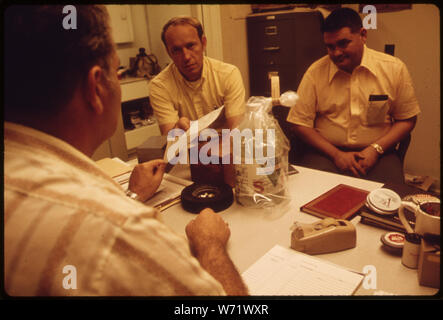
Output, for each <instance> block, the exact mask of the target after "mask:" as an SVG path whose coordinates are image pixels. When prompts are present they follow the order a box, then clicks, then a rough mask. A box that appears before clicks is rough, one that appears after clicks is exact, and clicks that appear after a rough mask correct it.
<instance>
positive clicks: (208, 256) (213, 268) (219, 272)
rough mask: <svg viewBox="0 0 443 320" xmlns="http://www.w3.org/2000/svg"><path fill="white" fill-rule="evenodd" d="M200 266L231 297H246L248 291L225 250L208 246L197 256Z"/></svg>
mask: <svg viewBox="0 0 443 320" xmlns="http://www.w3.org/2000/svg"><path fill="white" fill-rule="evenodd" d="M196 258H197V259H198V260H199V262H200V265H201V266H202V267H203V268H204V269H205V270H206V271H207V272H208V273H209V274H211V275H212V276H213V277H214V278H215V279H217V280H218V282H220V283H221V285H222V286H223V288H224V289H225V292H226V294H228V295H232V296H243V295H248V289H247V287H246V285H245V284H244V282H243V279H242V277H241V275H240V274H239V273H238V271H237V269H236V268H235V266H234V264H233V263H232V260H231V259H230V258H229V256H228V253H227V252H226V249H225V248H223V247H221V246H210V247H208V248H207V249H206V250H204V252H202V253H200V254H197V255H196Z"/></svg>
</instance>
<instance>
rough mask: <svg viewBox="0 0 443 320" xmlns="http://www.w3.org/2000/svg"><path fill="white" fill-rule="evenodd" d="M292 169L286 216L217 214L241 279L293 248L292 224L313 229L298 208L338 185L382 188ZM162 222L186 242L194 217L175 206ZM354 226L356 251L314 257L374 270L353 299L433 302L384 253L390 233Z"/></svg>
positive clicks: (238, 210)
mask: <svg viewBox="0 0 443 320" xmlns="http://www.w3.org/2000/svg"><path fill="white" fill-rule="evenodd" d="M294 167H295V168H296V169H297V170H298V173H296V174H293V175H291V176H289V179H288V191H289V192H288V193H289V194H290V197H291V200H290V203H289V205H287V206H286V207H285V208H284V209H283V210H272V211H270V210H265V209H251V208H246V207H243V206H241V205H240V204H238V203H237V202H236V201H234V203H233V204H232V205H231V206H230V207H229V208H227V209H226V210H223V211H220V212H219V214H220V216H221V217H222V218H223V219H224V220H225V221H226V222H227V223H228V224H229V227H230V230H231V237H230V240H229V242H228V252H229V255H230V257H231V259H232V260H233V262H234V264H235V265H236V267H237V269H238V271H239V272H240V273H243V272H244V271H245V270H247V269H248V268H249V267H250V266H251V265H253V264H254V262H256V261H257V260H258V259H259V258H260V257H262V256H263V255H264V254H266V253H267V252H268V251H269V250H270V249H272V248H273V247H274V246H275V245H281V246H283V247H286V248H289V247H290V245H291V233H292V231H291V226H292V225H293V224H294V222H299V223H313V222H316V221H320V220H321V219H320V218H318V217H315V216H313V215H310V214H307V213H304V212H301V211H300V207H301V206H302V205H303V204H305V203H307V202H309V201H311V200H312V199H314V198H315V197H317V196H319V195H321V194H322V193H324V192H326V191H328V190H330V189H331V188H333V187H334V186H336V185H337V184H340V183H343V184H347V185H350V186H354V187H357V188H361V189H364V190H367V191H372V190H374V189H377V188H380V187H381V186H382V185H383V184H382V183H379V182H374V181H368V180H364V179H358V178H354V177H349V176H345V175H339V174H333V173H328V172H324V171H319V170H314V169H310V168H306V167H301V166H294ZM170 173H171V174H175V175H177V176H178V177H180V178H184V179H189V180H190V170H189V167H187V166H182V167H181V168H180V169H178V170H176V171H175V173H174V170H173V171H172V172H170ZM161 217H162V220H163V221H164V223H165V224H166V225H168V226H169V227H170V228H171V229H173V230H174V231H175V232H177V233H179V234H181V235H183V236H184V235H185V226H186V224H187V223H188V222H189V221H190V220H192V219H194V218H195V217H196V215H195V214H193V213H189V212H187V211H185V210H184V209H183V208H182V206H181V205H180V204H177V205H174V206H172V207H170V208H168V209H166V210H164V211H162V214H161ZM352 222H353V223H354V224H355V225H356V238H357V241H356V247H354V248H351V249H347V250H343V251H339V252H334V253H327V254H319V255H315V257H316V258H320V259H324V260H326V261H329V262H331V263H333V264H336V265H339V266H342V267H345V268H348V269H351V270H354V271H357V272H361V273H367V272H368V270H370V272H371V276H372V280H371V284H370V285H366V286H364V285H360V286H359V287H358V289H357V290H356V292H355V295H360V296H361V295H370V296H374V295H401V296H411V295H412V296H432V295H435V294H437V293H438V289H436V288H431V287H425V286H421V285H419V282H418V274H417V269H410V268H407V267H406V266H404V265H403V264H402V263H401V256H399V255H395V254H392V253H390V252H388V251H387V250H384V249H383V248H382V246H383V244H382V242H381V240H380V238H381V236H382V235H383V234H385V233H386V232H387V230H383V229H380V228H376V227H373V226H369V225H365V224H362V223H359V216H358V215H357V216H356V217H355V218H353V220H352ZM270 272H272V271H271V270H270Z"/></svg>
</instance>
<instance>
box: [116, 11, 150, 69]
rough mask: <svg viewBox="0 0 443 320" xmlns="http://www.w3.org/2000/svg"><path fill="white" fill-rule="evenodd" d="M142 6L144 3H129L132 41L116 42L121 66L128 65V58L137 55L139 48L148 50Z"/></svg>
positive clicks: (146, 25) (144, 13)
mask: <svg viewBox="0 0 443 320" xmlns="http://www.w3.org/2000/svg"><path fill="white" fill-rule="evenodd" d="M144 7H145V5H130V8H131V20H132V26H133V33H134V41H133V42H130V43H123V44H117V55H118V57H119V58H120V64H121V65H122V66H127V67H129V58H131V57H135V56H137V54H138V52H139V51H138V49H139V48H145V49H146V51H147V52H149V51H150V43H149V28H148V24H147V19H146V12H145V8H144Z"/></svg>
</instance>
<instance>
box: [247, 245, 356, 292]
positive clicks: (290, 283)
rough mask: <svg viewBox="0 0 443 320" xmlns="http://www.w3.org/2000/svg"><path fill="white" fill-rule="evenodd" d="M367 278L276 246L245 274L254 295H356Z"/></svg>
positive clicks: (250, 290)
mask: <svg viewBox="0 0 443 320" xmlns="http://www.w3.org/2000/svg"><path fill="white" fill-rule="evenodd" d="M363 278H364V275H363V274H360V273H357V272H353V271H350V270H348V269H345V268H343V267H340V266H337V265H334V264H332V263H329V262H327V261H324V260H321V259H319V258H315V257H312V256H309V255H307V254H304V253H301V252H298V251H295V250H292V249H289V248H284V247H282V246H279V245H276V246H274V247H273V248H272V249H271V250H269V251H268V252H267V253H266V254H265V255H264V256H263V257H261V258H260V259H259V260H257V261H256V262H255V263H254V264H253V265H252V266H251V267H249V268H248V270H246V271H245V272H243V279H244V281H245V283H246V285H247V286H248V288H249V293H250V294H251V295H264V296H272V295H279V296H285V295H304V296H323V295H327V296H337V295H352V294H353V293H354V292H355V291H356V290H357V288H358V286H359V285H360V283H361V282H362V280H363Z"/></svg>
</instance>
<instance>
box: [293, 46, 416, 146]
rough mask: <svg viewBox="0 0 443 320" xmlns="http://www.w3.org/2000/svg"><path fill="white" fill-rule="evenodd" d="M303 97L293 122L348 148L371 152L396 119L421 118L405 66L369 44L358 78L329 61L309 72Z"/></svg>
mask: <svg viewBox="0 0 443 320" xmlns="http://www.w3.org/2000/svg"><path fill="white" fill-rule="evenodd" d="M297 93H298V95H299V100H298V101H297V104H296V105H295V106H294V107H293V108H292V109H291V111H290V112H289V114H288V118H287V120H288V121H289V122H292V123H295V124H298V125H302V126H306V127H311V128H315V129H317V130H318V132H319V133H320V134H321V135H322V136H323V137H325V138H326V139H327V140H328V141H330V142H331V143H332V144H334V145H336V146H342V147H350V148H362V147H366V146H368V145H370V144H371V143H373V142H374V141H376V140H377V139H378V138H380V137H381V136H383V135H385V134H386V133H387V132H388V131H389V129H390V128H391V126H392V123H393V121H394V120H404V119H408V118H411V117H414V116H416V115H417V114H419V113H420V107H419V104H418V101H417V99H416V97H415V93H414V88H413V85H412V80H411V77H410V75H409V72H408V70H407V68H406V66H405V64H404V63H403V62H402V61H401V60H400V59H398V58H396V57H393V56H390V55H388V54H385V53H382V52H378V51H375V50H372V49H369V48H367V47H366V45H365V46H364V50H363V57H362V61H361V64H360V65H359V66H358V67H356V68H355V69H354V71H353V72H352V74H349V73H346V72H344V71H341V70H339V69H338V68H337V66H336V65H335V64H334V63H333V62H332V61H331V59H330V58H329V56H324V57H322V58H320V59H319V60H317V61H316V62H314V63H313V64H312V65H311V66H310V67H309V68H308V70H307V71H306V73H305V74H304V76H303V79H302V81H301V82H300V85H299V87H298V91H297Z"/></svg>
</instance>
